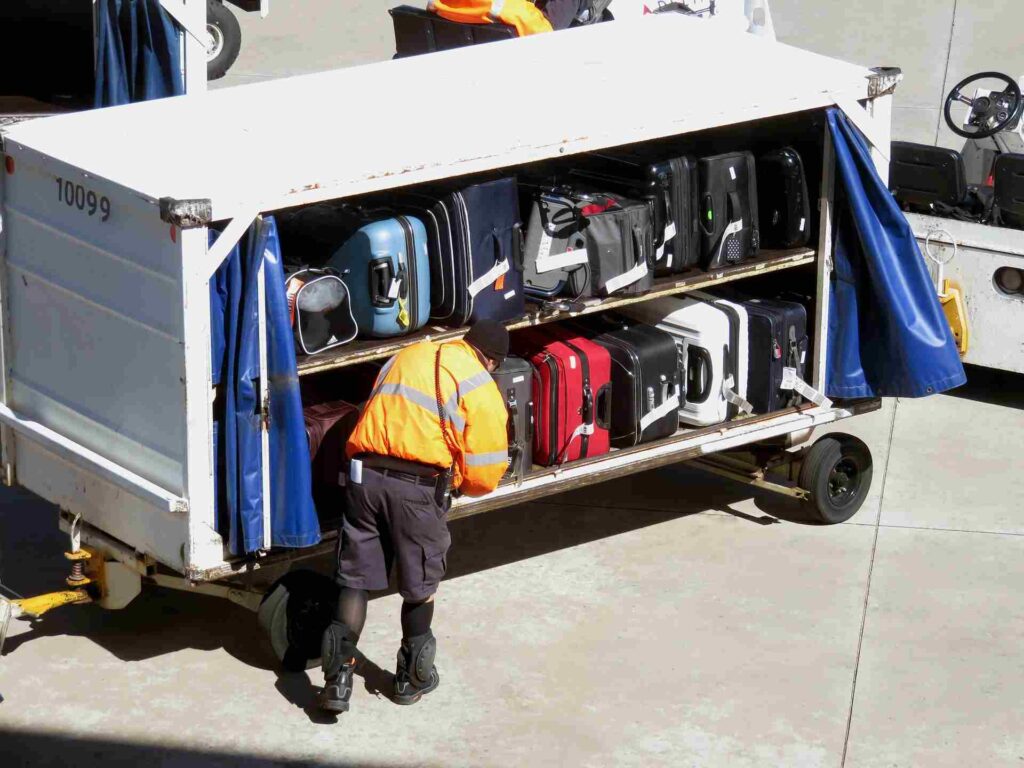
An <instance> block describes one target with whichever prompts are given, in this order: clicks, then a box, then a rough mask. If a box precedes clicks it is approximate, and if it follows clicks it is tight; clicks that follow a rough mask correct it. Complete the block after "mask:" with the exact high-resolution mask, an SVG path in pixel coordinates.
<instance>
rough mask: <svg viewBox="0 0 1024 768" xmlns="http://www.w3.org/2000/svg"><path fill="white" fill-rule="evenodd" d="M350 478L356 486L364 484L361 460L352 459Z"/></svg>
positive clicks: (349, 469)
mask: <svg viewBox="0 0 1024 768" xmlns="http://www.w3.org/2000/svg"><path fill="white" fill-rule="evenodd" d="M348 476H349V479H350V480H351V481H352V482H353V483H354V484H356V485H362V484H363V462H362V461H361V460H360V459H352V461H350V462H349V463H348Z"/></svg>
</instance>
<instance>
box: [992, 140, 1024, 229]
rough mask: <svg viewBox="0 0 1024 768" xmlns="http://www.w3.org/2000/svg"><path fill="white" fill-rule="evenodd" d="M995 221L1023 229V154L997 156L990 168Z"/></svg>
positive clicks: (1005, 225)
mask: <svg viewBox="0 0 1024 768" xmlns="http://www.w3.org/2000/svg"><path fill="white" fill-rule="evenodd" d="M992 176H993V178H994V179H995V211H996V221H997V222H998V223H999V224H1001V225H1003V226H1004V227H1014V228H1015V229H1024V154H1006V155H999V156H998V157H997V158H996V162H995V165H993V166H992Z"/></svg>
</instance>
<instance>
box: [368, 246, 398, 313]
mask: <svg viewBox="0 0 1024 768" xmlns="http://www.w3.org/2000/svg"><path fill="white" fill-rule="evenodd" d="M369 266H370V303H371V304H372V305H373V306H374V307H382V308H383V307H393V306H395V298H394V297H391V296H389V295H388V294H389V292H390V290H391V282H392V281H393V280H394V279H395V271H394V267H393V266H392V265H391V259H390V258H388V257H386V256H384V257H382V258H379V259H373V260H372V261H371V262H370V265H369ZM399 279H401V277H400V276H399ZM399 290H401V288H399Z"/></svg>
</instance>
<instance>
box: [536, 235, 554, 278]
mask: <svg viewBox="0 0 1024 768" xmlns="http://www.w3.org/2000/svg"><path fill="white" fill-rule="evenodd" d="M553 242H554V240H553V239H552V238H551V235H549V234H548V233H547V232H541V233H540V247H539V248H538V249H537V261H538V262H539V261H541V260H543V259H546V258H547V257H548V256H550V255H551V244H552V243H553ZM538 271H539V270H538Z"/></svg>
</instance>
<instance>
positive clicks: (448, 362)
mask: <svg viewBox="0 0 1024 768" xmlns="http://www.w3.org/2000/svg"><path fill="white" fill-rule="evenodd" d="M439 346H440V347H441V402H442V403H443V405H444V413H445V416H446V418H447V424H448V429H447V432H448V437H449V440H450V441H451V443H452V445H451V448H450V449H449V447H448V445H447V444H446V442H445V440H444V438H443V437H442V436H441V424H440V421H439V419H438V415H437V396H436V394H435V392H436V386H435V376H434V363H435V359H436V355H437V349H438V347H439ZM507 423H508V412H507V411H506V410H505V401H504V400H503V399H502V397H501V393H500V392H498V387H497V385H495V383H494V380H493V379H492V378H491V374H489V373H488V372H487V369H485V368H484V367H483V365H481V363H480V360H479V358H478V357H477V355H476V352H475V351H474V350H473V348H472V347H471V346H470V345H469V344H467V343H466V342H464V341H449V342H446V343H444V344H440V345H439V344H437V343H435V342H431V341H421V342H420V343H419V344H414V345H413V346H411V347H406V348H405V349H403V350H402V351H401V352H399V353H398V354H397V355H395V356H394V357H392V358H391V359H390V360H389V361H388V362H387V364H386V365H385V366H384V368H383V369H382V370H381V372H380V375H379V376H378V377H377V381H376V383H375V384H374V386H373V392H372V393H371V394H370V399H369V401H368V402H367V403H366V407H365V408H364V409H363V414H362V416H361V417H360V419H359V423H358V424H357V425H356V428H355V431H354V432H353V433H352V436H351V437H350V438H349V440H348V444H347V445H346V452H347V453H348V456H349V458H351V457H352V456H355V455H356V454H359V453H376V454H379V455H382V456H392V457H394V458H398V459H405V460H406V461H418V462H420V463H421V464H431V465H433V466H435V467H449V466H451V467H452V468H453V472H452V475H453V477H452V487H453V488H460V489H461V490H462V492H463V493H465V494H467V495H469V496H481V495H483V494H485V493H490V492H491V491H493V490H494V489H495V488H496V487H497V486H498V481H499V480H501V476H502V475H503V474H505V470H506V469H507V468H508V432H507ZM452 453H454V454H455V457H454V458H455V463H454V465H453V464H452Z"/></svg>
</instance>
